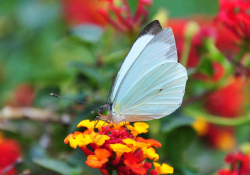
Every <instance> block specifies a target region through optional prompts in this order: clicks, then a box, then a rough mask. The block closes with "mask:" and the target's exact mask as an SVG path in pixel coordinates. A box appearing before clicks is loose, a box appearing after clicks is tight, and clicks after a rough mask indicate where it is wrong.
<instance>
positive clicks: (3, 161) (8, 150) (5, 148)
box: [0, 133, 21, 175]
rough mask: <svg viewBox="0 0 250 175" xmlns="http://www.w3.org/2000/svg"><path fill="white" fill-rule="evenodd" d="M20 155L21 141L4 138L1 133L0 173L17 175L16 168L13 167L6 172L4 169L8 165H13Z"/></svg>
mask: <svg viewBox="0 0 250 175" xmlns="http://www.w3.org/2000/svg"><path fill="white" fill-rule="evenodd" d="M20 156H21V149H20V145H19V143H18V142H17V141H16V140H12V139H6V138H3V137H2V136H1V133H0V174H1V175H17V172H16V170H15V168H11V169H10V170H9V171H7V172H5V173H4V172H3V171H5V170H6V169H5V168H6V167H8V166H11V165H13V164H14V163H15V162H16V161H17V159H18V158H19V157H20ZM2 173H3V174H2Z"/></svg>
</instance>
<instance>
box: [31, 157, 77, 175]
mask: <svg viewBox="0 0 250 175" xmlns="http://www.w3.org/2000/svg"><path fill="white" fill-rule="evenodd" d="M34 162H35V163H36V164H38V165H40V166H42V167H43V168H46V169H49V170H51V171H54V172H57V173H59V174H63V175H73V174H74V175H75V174H80V169H77V168H73V167H71V166H69V165H68V164H67V163H65V162H63V161H60V160H55V159H49V158H44V159H35V160H34Z"/></svg>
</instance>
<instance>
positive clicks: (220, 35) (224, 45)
mask: <svg viewBox="0 0 250 175" xmlns="http://www.w3.org/2000/svg"><path fill="white" fill-rule="evenodd" d="M193 20H194V21H195V22H197V23H198V24H199V25H200V32H198V34H197V35H196V36H194V38H193V41H192V45H191V49H190V52H189V57H188V64H187V67H196V66H197V65H198V64H199V62H200V46H201V43H202V41H203V40H204V39H206V38H213V39H214V40H215V44H216V46H217V47H218V49H219V50H221V51H222V52H225V53H235V52H236V51H237V47H236V46H235V43H236V41H237V38H236V37H235V36H234V35H233V34H232V33H231V32H229V31H228V30H225V28H224V27H223V26H218V25H214V24H213V20H212V19H211V18H208V17H195V18H194V19H193ZM189 21H190V20H187V19H170V21H169V23H168V27H172V29H173V32H174V35H175V40H176V46H177V51H178V52H177V53H178V58H181V55H182V50H183V45H184V42H185V36H184V32H185V29H186V26H187V23H188V22H189Z"/></svg>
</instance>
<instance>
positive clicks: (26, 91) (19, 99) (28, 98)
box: [8, 83, 35, 107]
mask: <svg viewBox="0 0 250 175" xmlns="http://www.w3.org/2000/svg"><path fill="white" fill-rule="evenodd" d="M34 98H35V90H34V88H33V87H32V86H31V85H30V84H27V83H22V84H19V85H18V86H17V87H16V89H15V91H14V96H13V97H12V99H11V100H10V101H9V102H8V105H11V106H20V107H24V106H31V105H32V102H33V100H34Z"/></svg>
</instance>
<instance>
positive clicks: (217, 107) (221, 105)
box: [205, 77, 246, 117]
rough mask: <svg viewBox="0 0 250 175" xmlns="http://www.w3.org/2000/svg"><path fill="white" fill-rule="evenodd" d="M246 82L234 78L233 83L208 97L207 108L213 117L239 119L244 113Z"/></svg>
mask: <svg viewBox="0 0 250 175" xmlns="http://www.w3.org/2000/svg"><path fill="white" fill-rule="evenodd" d="M244 84H245V83H244V81H243V80H242V79H241V78H240V77H239V78H234V79H233V80H232V82H231V83H230V84H229V85H228V86H226V87H223V88H221V89H219V90H217V91H216V92H214V93H212V94H210V95H209V96H207V98H206V101H205V108H206V109H207V110H208V111H209V113H211V114H213V115H219V116H224V117H237V116H239V115H241V114H242V113H244V105H245V101H246V99H245V95H244Z"/></svg>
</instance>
